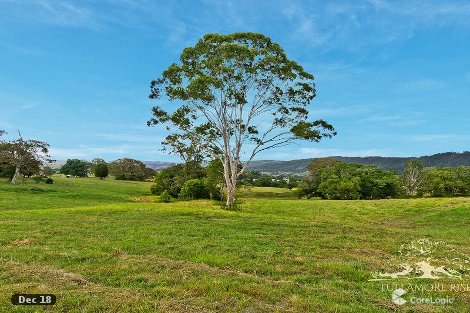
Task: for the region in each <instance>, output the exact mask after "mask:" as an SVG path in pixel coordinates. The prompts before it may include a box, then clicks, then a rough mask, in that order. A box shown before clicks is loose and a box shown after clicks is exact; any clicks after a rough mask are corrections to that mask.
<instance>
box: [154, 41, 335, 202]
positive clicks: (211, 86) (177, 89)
mask: <svg viewBox="0 0 470 313" xmlns="http://www.w3.org/2000/svg"><path fill="white" fill-rule="evenodd" d="M180 60H181V63H180V64H172V65H171V66H170V67H168V69H166V70H165V71H163V73H162V76H161V77H160V78H159V79H157V80H154V81H152V83H151V93H150V98H152V99H159V98H161V97H162V96H166V98H167V99H168V100H169V101H173V100H175V101H184V104H183V105H181V106H180V107H178V108H177V109H176V110H175V111H174V112H172V113H168V112H167V111H165V110H164V109H162V108H161V107H159V106H156V107H154V108H153V109H152V112H153V117H152V118H151V119H150V120H149V122H148V125H149V126H151V125H156V124H167V130H168V131H171V133H170V134H169V135H168V136H167V137H166V138H165V140H164V141H163V142H162V144H163V145H165V146H167V147H170V148H171V149H172V151H174V152H177V153H178V151H181V150H185V149H191V151H192V152H193V151H196V152H197V153H196V154H201V155H202V156H203V157H206V156H207V157H211V158H212V159H215V158H218V159H220V161H221V162H222V165H223V168H224V179H225V185H226V188H227V203H226V205H227V207H232V206H233V204H234V202H235V189H236V185H237V179H238V177H239V176H240V175H242V174H243V172H244V171H245V169H246V166H247V165H248V164H249V163H250V161H251V160H252V159H253V158H254V157H255V156H256V155H257V154H259V153H260V152H262V151H265V150H268V149H273V148H276V147H280V146H284V145H287V144H289V143H290V142H292V141H294V140H297V139H306V140H310V141H320V140H321V139H322V138H324V137H332V136H334V135H335V134H336V133H335V131H334V128H333V127H332V126H331V125H330V124H328V123H327V122H325V121H323V120H317V121H309V112H308V110H307V109H306V106H307V105H308V104H310V102H311V100H312V99H313V98H314V97H315V85H314V82H313V75H312V74H310V73H308V72H306V71H305V70H304V69H303V68H302V67H301V66H300V65H299V64H297V63H296V62H294V61H291V60H289V59H288V58H287V56H286V54H285V52H284V50H283V49H282V48H281V46H280V45H279V44H277V43H274V42H272V41H271V39H269V38H268V37H266V36H264V35H261V34H255V33H235V34H230V35H218V34H208V35H205V36H204V37H203V38H202V39H201V40H199V41H198V42H197V44H196V45H195V46H194V47H189V48H186V49H184V50H183V53H182V54H181V57H180ZM261 125H262V126H261ZM248 144H250V145H248ZM243 149H245V150H246V151H245V152H246V153H247V154H246V162H245V163H244V165H243V166H242V168H241V169H239V168H238V165H239V164H240V163H241V158H242V154H243Z"/></svg>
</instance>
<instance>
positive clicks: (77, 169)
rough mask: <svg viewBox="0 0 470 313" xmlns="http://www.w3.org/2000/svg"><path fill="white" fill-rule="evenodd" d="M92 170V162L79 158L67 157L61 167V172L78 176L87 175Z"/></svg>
mask: <svg viewBox="0 0 470 313" xmlns="http://www.w3.org/2000/svg"><path fill="white" fill-rule="evenodd" d="M89 170H90V162H87V161H85V160H79V159H67V161H66V162H65V164H64V165H62V167H61V168H60V173H62V174H65V175H72V176H78V177H87V176H88V172H89Z"/></svg>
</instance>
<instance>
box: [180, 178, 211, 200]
mask: <svg viewBox="0 0 470 313" xmlns="http://www.w3.org/2000/svg"><path fill="white" fill-rule="evenodd" d="M180 196H181V197H182V198H187V199H201V198H209V192H208V190H207V188H206V186H205V185H204V181H203V180H202V179H190V180H188V181H187V182H185V183H184V185H183V188H181V192H180Z"/></svg>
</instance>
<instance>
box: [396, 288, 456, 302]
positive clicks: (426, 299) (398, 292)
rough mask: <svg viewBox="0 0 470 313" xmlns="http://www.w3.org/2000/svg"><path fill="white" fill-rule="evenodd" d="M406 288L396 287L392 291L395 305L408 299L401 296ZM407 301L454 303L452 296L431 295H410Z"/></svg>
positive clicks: (404, 293)
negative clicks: (436, 296) (438, 296)
mask: <svg viewBox="0 0 470 313" xmlns="http://www.w3.org/2000/svg"><path fill="white" fill-rule="evenodd" d="M406 294H407V292H406V290H404V289H402V288H398V289H396V290H394V291H393V293H392V302H393V303H395V304H396V305H403V304H405V303H407V302H408V301H407V300H405V299H404V298H403V296H404V295H406ZM409 302H410V303H412V304H435V305H449V304H452V303H454V298H449V297H443V298H433V297H413V296H412V297H410V298H409Z"/></svg>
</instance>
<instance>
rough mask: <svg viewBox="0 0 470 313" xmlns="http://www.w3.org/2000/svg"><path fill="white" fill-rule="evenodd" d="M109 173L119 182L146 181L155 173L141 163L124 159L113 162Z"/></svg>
mask: <svg viewBox="0 0 470 313" xmlns="http://www.w3.org/2000/svg"><path fill="white" fill-rule="evenodd" d="M109 173H110V174H111V175H113V176H114V178H116V179H118V180H145V179H146V178H150V177H151V176H152V175H153V174H154V173H155V172H154V171H153V170H152V169H151V168H148V167H146V166H145V164H144V163H143V162H141V161H138V160H134V159H129V158H124V159H118V160H115V161H113V162H111V163H110V164H109Z"/></svg>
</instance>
